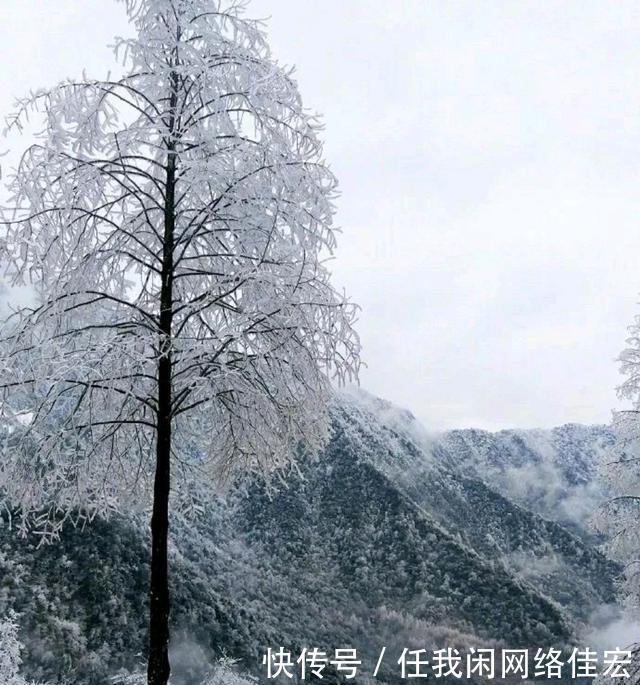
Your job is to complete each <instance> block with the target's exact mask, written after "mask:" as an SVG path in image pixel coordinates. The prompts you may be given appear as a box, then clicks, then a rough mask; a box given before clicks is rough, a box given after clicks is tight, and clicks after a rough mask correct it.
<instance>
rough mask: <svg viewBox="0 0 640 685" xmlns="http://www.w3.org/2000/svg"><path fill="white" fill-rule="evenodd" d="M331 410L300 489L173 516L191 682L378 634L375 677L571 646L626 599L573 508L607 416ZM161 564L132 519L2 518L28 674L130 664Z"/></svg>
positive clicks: (89, 673)
mask: <svg viewBox="0 0 640 685" xmlns="http://www.w3.org/2000/svg"><path fill="white" fill-rule="evenodd" d="M333 422H334V432H333V438H332V440H331V443H330V445H329V446H328V448H327V449H326V451H325V452H324V453H323V454H322V455H321V457H320V458H319V459H318V460H316V461H314V462H310V461H303V462H302V463H301V464H300V469H299V471H294V472H292V473H291V474H288V477H287V485H286V487H285V486H282V485H280V486H276V485H275V484H272V487H271V488H266V487H265V486H264V485H261V484H259V483H256V482H251V483H245V484H243V485H242V486H238V487H237V488H235V489H234V490H233V491H232V492H231V493H229V494H228V496H227V497H226V498H225V499H221V498H219V499H216V500H215V501H213V502H212V503H211V506H210V508H209V510H208V511H207V512H206V513H205V514H204V515H203V516H202V517H201V518H200V519H199V520H197V521H195V522H191V523H189V522H186V521H178V522H176V523H175V525H174V526H173V531H172V533H173V551H172V554H173V559H174V565H173V574H172V585H173V592H174V599H173V621H174V636H175V643H174V648H173V649H174V659H173V661H174V667H176V668H175V675H176V680H175V682H176V683H192V682H195V678H196V675H197V671H198V669H199V668H200V665H201V664H202V665H204V664H206V662H207V661H209V660H210V659H212V658H213V657H214V654H215V653H218V654H219V653H220V652H221V651H223V650H224V651H225V652H226V653H228V654H230V655H233V656H234V657H237V658H239V659H241V662H242V666H243V668H244V669H246V670H248V671H253V672H255V673H256V674H258V673H260V671H261V666H260V664H261V656H262V654H263V652H264V651H265V650H266V648H267V647H273V646H283V647H285V648H290V649H292V650H296V649H298V650H299V649H300V648H301V647H303V646H316V647H320V648H325V649H333V648H336V647H344V646H350V647H356V648H357V649H358V653H359V657H360V658H361V659H362V661H363V669H365V670H368V671H369V672H371V671H372V670H373V667H374V666H375V663H376V658H377V655H378V653H379V650H380V647H381V646H383V645H384V646H386V647H387V651H388V654H389V655H390V656H389V658H388V660H387V661H386V662H385V663H383V664H382V667H381V670H380V672H379V674H378V678H377V681H378V682H389V683H393V682H399V673H398V667H397V664H396V663H395V662H396V660H397V658H398V656H399V653H400V652H401V650H402V648H404V647H409V648H418V647H426V648H429V649H431V648H440V647H446V646H475V647H482V646H495V645H504V646H509V647H525V646H530V647H536V648H537V647H541V646H546V645H551V644H553V645H555V646H562V645H570V644H572V643H574V642H576V641H577V640H579V638H580V635H581V634H582V633H584V631H585V630H587V627H586V626H587V625H588V623H589V621H590V618H591V616H592V615H593V614H594V613H596V612H598V611H600V610H601V608H602V607H606V606H610V605H612V604H614V602H615V592H614V581H615V578H616V576H617V574H618V572H619V569H618V567H617V566H616V565H615V564H614V563H612V562H610V561H609V560H607V559H606V558H605V557H603V556H602V554H601V553H600V552H599V551H598V550H597V548H596V546H595V544H594V542H593V541H592V540H591V539H590V537H589V536H588V535H586V534H583V533H582V532H581V531H582V525H583V523H584V513H583V511H582V510H581V509H579V508H578V507H573V505H572V504H571V502H572V501H574V500H576V501H577V500H578V499H579V500H581V501H582V499H583V498H584V497H585V496H586V495H587V493H590V492H592V491H593V492H595V491H596V490H597V484H596V481H595V477H594V473H595V471H594V468H593V466H594V459H595V458H596V456H597V454H598V453H599V452H600V451H601V450H602V449H604V448H605V447H606V445H607V444H608V442H610V440H611V436H610V435H609V433H608V432H607V431H606V429H603V428H589V427H580V426H565V427H563V428H560V429H556V430H553V431H548V432H545V431H538V432H514V431H505V432H502V433H497V434H488V433H483V432H480V431H453V432H451V433H447V434H444V435H439V436H430V435H429V434H427V433H426V432H425V431H424V429H422V428H421V427H420V425H419V424H418V423H417V422H416V421H415V419H413V417H412V416H411V414H410V413H409V412H406V411H404V410H398V409H396V408H394V407H393V406H392V405H389V404H388V403H385V402H383V401H381V400H377V399H376V398H372V397H370V396H368V395H365V394H363V393H357V394H351V395H343V396H341V397H340V398H339V399H338V400H337V401H336V403H335V406H334V408H333ZM518 473H520V474H527V476H528V478H529V483H530V487H516V485H515V484H517V485H521V484H522V483H524V478H523V477H519V476H518V475H517V474H518ZM547 474H552V475H553V477H549V478H547V477H546V475H547ZM538 476H539V477H538ZM543 476H545V477H544V478H543ZM577 511H580V514H579V515H578V516H573V517H571V516H570V515H569V514H573V513H576V512H577ZM543 515H544V516H543ZM146 560H147V543H146V535H145V534H144V531H143V527H142V526H139V525H138V524H136V523H135V522H131V521H124V520H119V521H115V520H114V521H110V522H97V523H95V524H94V525H93V526H92V527H91V529H88V530H85V531H75V530H68V531H66V532H65V533H64V535H63V538H62V540H61V541H60V544H58V545H55V546H52V547H44V548H40V549H37V548H36V546H35V543H34V542H33V541H21V540H18V539H17V538H16V537H15V534H14V533H13V532H10V531H8V530H6V529H4V530H2V531H0V574H1V581H0V613H5V612H6V611H8V610H9V609H10V608H14V609H15V610H16V611H18V612H19V613H20V615H21V618H20V620H21V625H22V632H23V638H24V641H25V643H26V645H27V652H28V653H27V654H26V655H25V656H26V666H27V670H28V671H29V673H30V675H32V676H33V677H38V678H44V677H46V678H48V679H50V680H53V681H54V682H56V679H59V680H60V681H61V680H62V678H63V677H66V676H72V678H73V682H74V683H86V684H87V685H88V684H89V683H90V684H91V685H100V684H102V683H106V682H107V677H108V676H109V675H113V674H114V673H116V672H117V670H118V669H121V668H126V669H132V668H134V667H135V665H136V663H137V662H138V661H139V660H140V654H141V652H142V651H143V649H144V643H145V620H146V601H145V594H146V579H147V561H146ZM391 655H393V656H391ZM365 681H366V680H365Z"/></svg>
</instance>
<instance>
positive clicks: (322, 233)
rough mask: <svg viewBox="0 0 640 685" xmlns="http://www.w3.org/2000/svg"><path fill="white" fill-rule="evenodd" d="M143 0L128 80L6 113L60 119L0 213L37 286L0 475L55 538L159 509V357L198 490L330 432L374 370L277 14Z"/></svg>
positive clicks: (185, 482)
mask: <svg viewBox="0 0 640 685" xmlns="http://www.w3.org/2000/svg"><path fill="white" fill-rule="evenodd" d="M126 6H127V10H128V12H129V13H130V16H131V17H132V19H133V20H134V22H135V24H136V27H137V29H138V36H137V37H136V38H135V39H133V40H120V41H119V42H118V44H117V47H116V50H117V53H118V54H119V55H120V56H121V58H122V59H123V60H124V65H125V69H126V73H125V75H124V76H123V77H122V78H120V79H119V80H86V81H82V82H66V83H62V84H61V85H59V86H57V87H56V88H54V89H52V90H48V91H40V92H37V93H35V94H33V95H32V96H31V97H29V98H27V99H25V100H23V101H20V102H19V103H18V106H17V110H16V112H15V114H14V115H13V116H12V117H11V118H10V120H9V127H10V128H20V127H21V126H22V125H23V122H24V121H25V119H26V118H27V117H28V116H29V117H34V116H36V117H41V118H42V120H43V123H44V127H43V130H42V133H41V134H40V135H39V138H38V140H37V142H36V143H35V144H34V145H32V146H31V147H29V148H28V149H27V151H26V152H25V153H24V155H23V157H22V159H21V162H20V164H19V167H18V169H17V171H16V173H15V175H14V177H13V178H12V179H11V180H10V184H9V189H10V192H11V207H10V208H5V209H4V210H3V225H4V227H5V236H4V239H3V241H2V250H1V252H2V254H1V259H2V262H3V264H7V265H8V273H9V275H10V277H11V278H12V280H13V283H14V284H17V285H19V284H31V285H32V286H33V288H34V290H35V292H36V295H37V302H36V304H35V305H34V306H32V307H22V308H20V309H19V310H17V311H16V312H14V313H13V314H12V316H11V317H9V319H8V320H7V321H6V323H5V324H4V327H3V329H2V330H3V338H2V341H1V344H0V383H1V388H2V400H1V401H2V414H3V416H2V418H3V422H4V425H5V426H6V428H5V430H4V434H3V441H4V443H5V444H4V446H3V455H4V456H3V460H2V463H1V465H0V487H1V488H2V491H3V492H4V494H5V496H6V501H7V502H8V503H9V504H10V506H11V507H16V508H17V510H18V512H19V521H20V525H21V526H22V528H23V529H24V530H27V529H29V528H31V527H35V528H37V529H38V530H40V531H43V532H45V533H47V534H52V533H53V534H55V532H56V529H57V527H58V526H59V525H61V523H62V521H64V520H65V518H66V517H68V516H70V515H71V513H72V512H73V515H79V516H80V517H89V518H90V517H92V516H94V515H96V514H100V515H106V514H108V513H109V512H111V511H114V510H118V509H121V508H122V506H123V504H124V503H127V505H128V503H129V502H131V501H133V502H136V503H138V504H139V506H140V507H146V505H147V503H148V501H149V495H150V490H151V486H152V480H153V474H154V467H155V464H154V449H153V446H154V444H153V443H154V437H155V430H156V426H157V418H158V406H157V402H156V399H155V398H157V396H158V392H157V367H158V361H159V359H160V357H162V356H166V355H170V356H171V361H172V377H171V380H172V385H173V388H172V399H171V402H172V404H171V421H172V427H173V436H172V458H173V463H172V468H173V476H174V481H173V485H174V487H173V493H174V496H175V497H176V498H178V499H180V501H181V503H182V504H183V505H184V506H191V505H194V504H197V501H198V498H199V497H200V491H201V488H202V487H203V486H204V485H206V484H207V483H211V482H217V481H219V480H220V479H221V478H225V477H228V476H230V475H231V474H233V473H234V472H235V471H236V470H238V469H241V470H253V471H257V472H259V473H263V474H266V473H268V472H270V471H271V470H272V469H273V468H274V467H282V466H286V465H287V464H288V463H290V462H291V460H292V459H293V458H294V457H295V456H296V454H297V453H298V452H299V451H300V450H303V449H304V450H307V451H309V452H312V453H313V452H316V451H317V450H318V449H320V448H321V446H322V445H323V444H324V442H325V441H326V439H327V433H328V425H329V422H328V415H327V398H328V396H329V394H330V391H331V385H330V384H331V380H332V379H335V380H337V381H339V382H341V381H344V380H345V379H347V378H349V377H351V376H354V375H355V374H356V373H357V369H358V354H359V343H358V339H357V336H356V334H355V332H354V329H353V327H352V324H353V321H354V316H355V308H354V306H353V305H352V304H350V303H349V301H348V300H347V299H346V298H345V297H344V296H343V295H342V294H340V293H339V292H337V291H336V290H335V289H334V288H333V287H332V285H331V283H330V279H329V271H328V269H327V265H326V259H327V258H329V257H330V256H331V254H332V252H333V249H334V247H335V229H334V228H332V218H333V213H334V207H333V201H334V198H335V179H334V177H333V175H332V174H331V172H330V171H329V169H328V168H327V167H326V166H325V165H324V163H323V159H322V146H321V143H320V141H319V139H318V131H319V128H320V126H319V123H318V121H317V119H316V118H314V117H313V116H311V115H310V114H309V113H308V112H307V111H306V110H305V109H304V108H303V106H302V103H301V101H300V97H299V94H298V90H297V87H296V84H295V82H294V81H293V80H292V78H291V75H290V73H289V72H287V71H286V70H285V69H283V68H281V67H280V66H278V65H277V64H276V63H275V62H274V61H273V60H272V59H271V57H270V54H269V51H268V47H267V45H266V42H265V39H264V35H263V33H262V31H261V29H260V26H259V25H258V24H257V23H255V22H251V21H249V20H247V19H245V18H244V17H243V14H242V6H241V5H239V4H237V3H233V4H232V3H225V2H222V1H221V0H127V1H126ZM169 176H171V179H172V182H171V183H168V178H169ZM169 206H171V207H173V211H172V212H171V216H170V217H167V207H169ZM167 221H170V222H171V224H172V225H173V230H172V232H171V235H170V237H168V235H167V232H166V231H165V230H163V227H166V225H167ZM163 282H164V284H165V286H166V285H167V284H168V283H170V285H171V290H172V293H173V296H172V301H171V302H168V303H167V302H165V303H163V304H161V297H160V295H161V286H162V284H163ZM169 309H170V310H171V334H170V335H169V334H167V333H166V331H164V330H162V328H161V315H162V314H166V313H167V311H168V310H169ZM25 417H27V418H26V419H25Z"/></svg>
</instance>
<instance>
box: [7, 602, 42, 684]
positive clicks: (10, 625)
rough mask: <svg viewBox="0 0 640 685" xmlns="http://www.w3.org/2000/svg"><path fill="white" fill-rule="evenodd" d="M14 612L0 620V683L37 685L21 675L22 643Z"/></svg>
mask: <svg viewBox="0 0 640 685" xmlns="http://www.w3.org/2000/svg"><path fill="white" fill-rule="evenodd" d="M16 619H17V617H16V615H15V614H14V613H13V612H12V613H10V614H9V615H8V616H7V617H5V618H3V619H0V683H2V685H36V683H29V682H28V681H26V680H25V679H24V677H23V676H22V675H21V674H20V666H21V664H22V657H21V653H22V650H23V645H22V642H20V639H19V637H18V622H17V620H16Z"/></svg>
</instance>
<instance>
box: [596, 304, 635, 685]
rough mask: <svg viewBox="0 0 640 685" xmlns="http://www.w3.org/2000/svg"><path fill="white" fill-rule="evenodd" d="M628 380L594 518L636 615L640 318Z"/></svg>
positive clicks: (625, 366)
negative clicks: (620, 571) (604, 496)
mask: <svg viewBox="0 0 640 685" xmlns="http://www.w3.org/2000/svg"><path fill="white" fill-rule="evenodd" d="M619 361H620V372H621V373H622V374H623V375H624V377H625V380H624V381H623V383H622V384H621V385H620V386H619V387H618V396H619V398H620V400H621V401H622V402H624V403H625V404H626V405H627V406H626V408H624V409H621V410H619V411H616V412H614V414H613V422H612V426H613V428H614V431H615V436H616V440H615V444H614V446H613V448H612V449H611V450H610V451H609V452H607V453H606V454H605V455H604V457H603V460H602V463H601V464H600V474H601V477H602V479H603V481H604V483H605V485H606V488H607V492H608V497H607V500H606V501H605V502H604V504H602V505H601V506H600V507H599V509H598V511H597V512H596V514H595V515H594V517H593V524H594V527H595V528H596V530H599V531H600V532H601V533H603V534H604V535H605V537H606V542H605V546H606V548H607V551H608V553H609V554H610V556H611V557H613V558H614V559H617V560H618V561H620V562H621V563H622V564H623V565H624V584H623V590H624V593H625V595H626V602H627V604H628V606H629V609H630V610H631V611H632V612H635V613H637V612H638V611H640V316H637V317H636V318H635V320H634V323H633V324H632V325H631V326H630V327H629V337H628V338H627V348H626V349H625V350H624V351H623V352H622V354H621V355H620V359H619ZM639 650H640V645H636V646H635V649H634V654H636V666H635V676H634V678H635V680H634V681H633V682H640V680H639V673H640V651H639Z"/></svg>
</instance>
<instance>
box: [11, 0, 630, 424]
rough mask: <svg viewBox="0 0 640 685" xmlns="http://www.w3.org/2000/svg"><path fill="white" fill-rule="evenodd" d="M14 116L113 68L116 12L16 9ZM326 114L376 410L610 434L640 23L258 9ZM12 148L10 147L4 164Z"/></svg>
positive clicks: (401, 8) (545, 12)
mask: <svg viewBox="0 0 640 685" xmlns="http://www.w3.org/2000/svg"><path fill="white" fill-rule="evenodd" d="M0 5H1V6H0V45H2V47H3V51H2V52H3V59H2V60H1V61H0V113H2V114H4V113H7V112H9V111H10V109H11V103H12V100H13V98H14V97H15V96H18V95H20V94H24V93H26V92H27V91H28V90H29V89H31V88H35V87H39V86H43V85H50V84H53V83H55V82H57V81H58V80H60V79H62V78H64V77H66V76H77V75H79V74H80V73H81V72H82V70H83V69H86V71H87V73H88V74H90V75H95V76H101V75H103V74H104V73H106V71H107V70H108V69H109V68H111V66H112V64H113V62H112V56H111V53H110V52H109V50H108V48H107V47H106V45H107V44H108V43H109V42H110V41H111V38H112V36H113V35H114V34H122V33H124V32H126V31H127V26H126V22H125V17H124V10H123V8H122V6H121V5H119V4H116V3H114V2H113V1H112V0H89V1H86V0H85V1H84V2H80V1H79V0H55V2H51V0H0ZM250 14H251V15H252V16H256V17H268V16H270V17H271V20H270V23H269V35H270V37H271V44H272V47H273V50H274V54H275V55H276V57H278V59H279V60H280V61H281V62H284V63H287V64H295V65H297V77H298V80H299V82H300V87H301V91H302V95H303V98H304V101H305V103H306V105H307V106H308V107H310V108H312V109H314V110H317V111H320V112H322V113H323V114H324V117H325V123H326V132H325V136H324V137H325V140H326V154H327V159H328V160H329V162H330V163H331V166H332V167H333V169H334V171H335V172H336V174H337V175H338V177H339V179H340V182H341V189H342V197H341V199H340V202H339V209H338V217H337V219H338V223H339V224H340V225H341V226H342V227H343V230H344V234H343V236H342V240H341V244H340V247H339V253H338V257H337V260H336V262H335V265H334V271H335V277H336V282H337V283H338V284H340V285H344V286H345V287H346V289H347V291H348V292H349V293H350V294H351V295H352V296H353V298H354V300H356V301H357V302H359V303H360V304H361V305H362V313H361V317H360V326H359V328H360V332H361V335H362V341H363V346H364V359H365V361H366V362H367V364H368V368H367V369H365V370H364V372H363V374H362V384H363V386H364V387H365V388H367V389H368V390H369V391H371V392H373V393H376V394H379V395H381V396H383V397H386V398H388V399H390V400H393V401H395V402H397V403H398V404H401V405H404V406H407V407H409V408H411V409H412V411H413V412H414V413H415V414H416V415H417V416H418V417H419V418H420V419H421V420H422V421H423V422H424V423H425V425H426V426H428V427H430V428H436V429H437V428H448V427H462V426H470V425H473V426H478V427H484V428H491V429H493V428H502V427H511V426H521V427H529V426H550V425H555V424H559V423H564V422H568V421H578V422H605V421H607V420H608V419H609V412H610V409H611V408H612V407H614V406H615V404H616V400H615V394H614V387H615V385H616V384H617V383H618V382H619V377H618V374H617V366H616V363H615V357H616V356H617V355H618V353H619V352H620V350H621V349H622V347H623V345H624V338H625V335H626V327H627V325H628V324H629V323H630V322H631V320H632V318H633V316H634V315H635V314H636V313H637V312H638V313H640V308H639V307H638V306H637V301H638V299H639V298H638V291H640V211H639V210H640V3H639V2H637V0H636V1H634V2H624V1H622V0H616V2H615V3H612V2H602V1H601V0H598V1H596V2H591V1H589V0H567V1H566V2H562V3H560V2H555V1H552V0H534V1H531V2H528V1H524V0H519V2H517V3H516V2H512V3H506V2H502V0H492V1H482V0H474V1H473V2H469V1H465V2H457V1H453V0H447V1H446V2H442V1H441V0H399V1H397V2H389V1H388V0H322V1H320V0H253V2H252V4H251V7H250ZM1 148H2V144H0V149H1Z"/></svg>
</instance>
